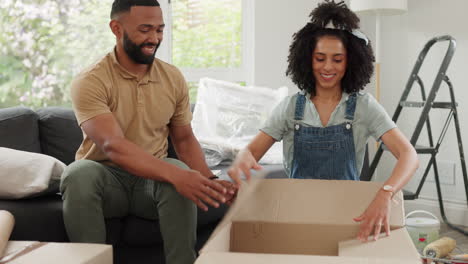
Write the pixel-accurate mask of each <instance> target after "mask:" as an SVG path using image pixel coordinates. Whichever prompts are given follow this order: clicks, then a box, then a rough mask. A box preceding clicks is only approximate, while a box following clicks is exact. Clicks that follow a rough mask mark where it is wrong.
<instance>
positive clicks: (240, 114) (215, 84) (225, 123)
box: [192, 78, 288, 167]
mask: <svg viewBox="0 0 468 264" xmlns="http://www.w3.org/2000/svg"><path fill="white" fill-rule="evenodd" d="M287 95H288V88H287V87H281V88H278V89H270V88H265V87H254V86H247V87H246V86H241V85H238V84H236V83H230V82H225V81H219V80H213V79H209V78H202V79H200V82H199V87H198V95H197V102H196V104H195V110H194V113H193V120H192V127H193V131H194V134H195V136H196V137H197V139H198V141H199V142H200V144H201V146H202V148H203V150H204V152H205V157H206V159H207V162H208V165H209V166H210V167H213V166H216V165H217V164H219V163H220V162H221V161H223V160H228V159H231V160H232V159H234V158H235V156H236V154H237V153H238V152H239V151H240V150H241V149H243V148H245V147H246V146H247V144H248V143H249V142H250V141H251V140H252V139H253V138H254V136H255V135H256V134H257V133H258V132H259V129H260V128H262V126H263V125H264V124H265V121H266V120H267V118H268V116H269V115H270V114H271V112H272V110H273V108H274V107H275V106H276V105H277V104H278V103H279V102H280V101H281V100H282V99H283V98H284V97H286V96H287ZM282 155H283V151H282V145H281V144H275V145H274V146H273V147H272V148H271V149H270V150H269V151H268V152H267V153H266V154H265V156H264V157H263V158H262V160H260V163H263V164H281V163H282V161H283V156H282Z"/></svg>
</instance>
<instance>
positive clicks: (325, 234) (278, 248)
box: [195, 172, 421, 264]
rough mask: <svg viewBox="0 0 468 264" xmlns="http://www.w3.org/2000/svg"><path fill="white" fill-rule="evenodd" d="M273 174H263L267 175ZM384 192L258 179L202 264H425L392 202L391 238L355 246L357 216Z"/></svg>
mask: <svg viewBox="0 0 468 264" xmlns="http://www.w3.org/2000/svg"><path fill="white" fill-rule="evenodd" d="M266 173H268V172H264V174H266ZM381 186H382V184H381V183H375V182H356V181H324V180H298V179H260V180H259V179H254V180H252V181H251V182H250V183H249V184H248V185H247V186H244V187H245V188H243V190H242V191H241V192H240V193H239V195H238V198H237V201H236V202H235V203H234V204H233V206H232V207H231V209H230V210H229V212H228V213H227V214H226V216H225V218H224V219H223V220H222V222H221V223H220V224H219V225H218V227H217V228H216V229H215V231H214V232H213V234H212V236H211V237H210V239H209V240H208V242H207V243H206V244H205V246H204V247H203V248H202V250H201V252H200V253H201V254H200V257H199V258H198V259H197V261H196V262H195V263H196V264H212V263H213V264H214V263H216V264H218V263H236V264H239V263H242V264H247V263H249V264H250V263H265V264H266V263H340V264H343V263H366V264H367V263H369V264H370V263H389V264H390V263H403V264H416V263H421V259H420V257H419V254H418V252H417V250H416V248H415V246H414V245H413V242H412V241H411V238H410V237H409V235H408V233H407V231H406V229H405V228H404V219H405V217H404V208H403V195H402V193H401V192H399V193H397V194H396V195H395V196H394V202H392V209H391V217H390V225H391V229H392V232H391V235H390V236H389V237H386V236H385V235H383V234H381V238H380V239H379V240H378V241H372V242H367V243H362V242H360V241H358V240H356V239H355V238H356V236H357V233H358V230H359V224H358V223H356V222H354V221H353V218H354V217H357V216H359V215H360V214H361V213H362V212H364V210H365V209H366V208H367V206H368V205H369V204H370V202H371V201H372V200H373V198H374V196H375V194H376V193H377V191H378V190H379V188H380V187H381Z"/></svg>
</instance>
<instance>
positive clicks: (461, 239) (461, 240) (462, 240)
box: [440, 224, 468, 254]
mask: <svg viewBox="0 0 468 264" xmlns="http://www.w3.org/2000/svg"><path fill="white" fill-rule="evenodd" d="M462 228H463V227H462ZM464 230H466V231H468V227H465V228H464ZM444 236H447V237H450V238H453V239H455V240H456V241H457V248H455V250H454V251H453V253H455V254H461V253H465V254H468V236H466V235H464V234H462V233H460V232H458V231H456V230H453V229H451V228H450V227H449V226H447V225H446V224H441V226H440V237H444Z"/></svg>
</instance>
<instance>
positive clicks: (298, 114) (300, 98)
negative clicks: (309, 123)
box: [294, 92, 307, 120]
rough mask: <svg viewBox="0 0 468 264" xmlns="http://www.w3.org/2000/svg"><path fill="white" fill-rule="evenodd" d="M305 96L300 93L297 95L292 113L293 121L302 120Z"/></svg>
mask: <svg viewBox="0 0 468 264" xmlns="http://www.w3.org/2000/svg"><path fill="white" fill-rule="evenodd" d="M306 100H307V99H306V96H305V95H304V94H303V93H302V92H298V93H297V98H296V110H295V111H294V120H302V119H304V108H305V104H306Z"/></svg>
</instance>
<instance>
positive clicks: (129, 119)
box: [60, 0, 235, 263]
mask: <svg viewBox="0 0 468 264" xmlns="http://www.w3.org/2000/svg"><path fill="white" fill-rule="evenodd" d="M110 28H111V30H112V32H113V33H114V35H115V36H116V42H117V43H116V46H115V48H114V51H112V52H110V53H109V54H107V56H105V57H104V58H103V59H102V60H101V61H99V62H98V63H96V64H95V65H93V66H91V67H90V68H88V69H86V70H85V71H83V72H82V73H81V74H79V75H78V76H77V77H76V78H75V80H74V82H73V84H72V88H71V94H72V101H73V107H74V111H75V114H76V117H77V119H78V122H79V124H80V126H81V128H82V130H83V132H84V133H83V134H84V139H83V142H82V144H81V146H80V148H79V149H78V151H77V154H76V159H77V161H75V162H74V163H72V164H71V165H70V166H69V167H68V168H67V169H66V171H65V172H64V174H63V177H62V182H61V186H60V189H61V192H62V194H63V200H64V203H63V214H64V221H65V227H66V230H67V233H68V236H69V238H70V240H71V241H73V242H94V243H105V242H106V232H105V222H104V219H105V218H110V217H122V216H125V215H128V214H133V215H137V216H140V217H143V218H146V219H159V222H160V227H161V234H162V237H163V240H164V250H165V255H166V262H167V263H193V262H194V260H195V252H194V245H195V240H196V233H195V232H196V217H197V216H196V214H197V211H196V206H195V204H196V205H197V206H198V207H200V208H201V209H203V210H208V207H207V205H211V206H214V207H218V206H219V202H222V203H224V202H229V201H230V200H231V199H232V196H233V194H234V192H235V187H234V186H233V185H232V184H230V183H229V182H225V181H214V180H212V179H210V177H212V174H211V171H210V170H209V168H208V166H207V165H206V162H205V160H204V156H203V152H202V150H201V148H200V145H199V143H198V141H197V140H196V138H195V137H194V135H193V133H192V129H191V126H190V121H191V118H192V115H191V112H190V104H189V97H188V89H187V86H186V83H185V80H184V78H183V76H182V75H181V73H180V72H179V71H178V70H177V69H176V68H175V67H174V66H172V65H169V64H167V63H164V62H162V61H160V60H158V59H155V57H154V55H155V53H156V50H157V49H158V47H159V45H160V44H161V41H162V38H163V30H164V21H163V16H162V11H161V8H160V7H159V3H158V2H157V1H156V0H115V1H114V3H113V5H112V11H111V22H110ZM169 134H170V136H171V139H172V142H173V145H174V147H175V150H176V152H177V154H178V157H179V158H180V161H179V160H175V159H168V158H166V156H167V148H168V142H167V136H168V135H169ZM189 168H190V169H189ZM194 203H195V204H194Z"/></svg>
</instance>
